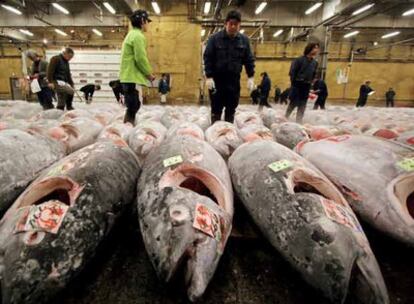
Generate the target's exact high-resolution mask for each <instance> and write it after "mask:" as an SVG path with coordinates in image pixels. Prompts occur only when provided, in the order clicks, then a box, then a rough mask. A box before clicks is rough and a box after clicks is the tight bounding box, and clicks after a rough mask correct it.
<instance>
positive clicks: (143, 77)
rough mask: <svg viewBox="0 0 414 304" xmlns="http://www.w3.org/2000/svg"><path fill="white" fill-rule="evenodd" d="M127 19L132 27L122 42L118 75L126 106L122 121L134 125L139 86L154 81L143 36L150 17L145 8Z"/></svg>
mask: <svg viewBox="0 0 414 304" xmlns="http://www.w3.org/2000/svg"><path fill="white" fill-rule="evenodd" d="M129 19H130V21H131V24H132V27H133V28H132V30H131V31H130V32H129V33H128V35H127V36H126V37H125V39H124V42H123V43H122V51H121V67H120V72H119V75H120V81H121V84H122V89H123V91H124V97H125V105H126V107H127V109H126V111H125V117H124V122H125V123H127V122H129V123H131V124H132V125H135V117H136V114H137V112H138V110H139V108H140V106H141V102H143V95H142V88H141V86H145V85H148V81H151V82H152V81H154V79H155V77H154V75H153V74H152V68H151V65H150V63H149V60H148V56H147V50H146V47H147V40H146V38H145V36H144V33H145V32H146V31H147V30H148V25H149V23H150V22H151V19H150V18H149V15H148V13H147V12H146V11H145V10H136V11H135V12H133V13H132V15H131V16H130V18H129ZM137 84H138V87H137Z"/></svg>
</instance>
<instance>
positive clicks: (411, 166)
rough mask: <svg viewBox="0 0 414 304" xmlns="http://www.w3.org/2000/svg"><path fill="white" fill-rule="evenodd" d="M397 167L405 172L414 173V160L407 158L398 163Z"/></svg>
mask: <svg viewBox="0 0 414 304" xmlns="http://www.w3.org/2000/svg"><path fill="white" fill-rule="evenodd" d="M397 165H398V167H400V168H401V169H403V170H405V171H414V158H405V159H404V160H402V161H400V162H398V163H397Z"/></svg>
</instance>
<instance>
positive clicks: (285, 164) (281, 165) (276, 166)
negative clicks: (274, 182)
mask: <svg viewBox="0 0 414 304" xmlns="http://www.w3.org/2000/svg"><path fill="white" fill-rule="evenodd" d="M292 166H293V164H292V163H291V162H290V161H288V160H286V159H284V160H280V161H277V162H274V163H271V164H270V165H269V168H270V169H271V170H272V171H274V172H279V171H282V170H285V169H287V168H290V167H292Z"/></svg>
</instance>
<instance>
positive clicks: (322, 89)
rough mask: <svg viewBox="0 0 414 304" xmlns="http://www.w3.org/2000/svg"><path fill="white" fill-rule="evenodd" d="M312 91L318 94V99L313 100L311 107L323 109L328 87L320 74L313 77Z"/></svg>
mask: <svg viewBox="0 0 414 304" xmlns="http://www.w3.org/2000/svg"><path fill="white" fill-rule="evenodd" d="M313 92H314V93H315V94H317V95H318V99H317V100H316V101H315V105H314V106H313V109H314V110H317V109H318V108H321V110H325V102H326V99H327V98H328V87H327V85H326V83H325V81H324V80H323V79H322V78H321V76H320V75H318V76H317V77H316V79H315V82H314V84H313Z"/></svg>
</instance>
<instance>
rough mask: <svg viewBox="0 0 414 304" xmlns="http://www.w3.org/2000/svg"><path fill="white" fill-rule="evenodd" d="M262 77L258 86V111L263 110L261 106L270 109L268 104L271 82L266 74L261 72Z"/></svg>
mask: <svg viewBox="0 0 414 304" xmlns="http://www.w3.org/2000/svg"><path fill="white" fill-rule="evenodd" d="M260 76H261V77H262V81H261V83H260V85H259V88H260V106H259V110H261V109H263V106H265V107H266V108H271V106H270V104H269V103H268V99H269V94H270V90H271V88H272V82H271V80H270V78H269V75H267V73H266V72H263V73H262V74H260Z"/></svg>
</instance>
